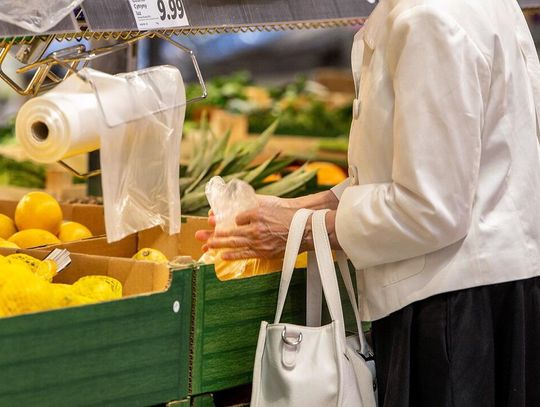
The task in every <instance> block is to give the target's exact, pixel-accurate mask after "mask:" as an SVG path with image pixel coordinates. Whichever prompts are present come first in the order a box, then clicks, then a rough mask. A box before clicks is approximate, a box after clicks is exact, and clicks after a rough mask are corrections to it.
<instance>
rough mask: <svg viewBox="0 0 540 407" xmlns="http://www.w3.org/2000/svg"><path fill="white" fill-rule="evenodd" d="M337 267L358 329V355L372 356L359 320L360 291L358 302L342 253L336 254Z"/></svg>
mask: <svg viewBox="0 0 540 407" xmlns="http://www.w3.org/2000/svg"><path fill="white" fill-rule="evenodd" d="M336 256H337V261H338V267H339V270H340V272H341V278H342V279H343V283H344V284H345V288H346V289H347V295H348V297H349V301H350V302H351V306H352V309H353V312H354V318H355V320H356V329H358V338H359V340H360V353H361V354H362V355H364V356H366V357H369V356H372V352H371V348H370V346H369V345H368V343H367V340H366V337H365V335H364V331H363V329H362V318H360V290H358V302H357V301H356V296H355V294H354V287H353V283H352V279H351V272H350V269H349V262H348V260H347V256H346V255H345V253H344V252H343V251H339V252H337V255H336Z"/></svg>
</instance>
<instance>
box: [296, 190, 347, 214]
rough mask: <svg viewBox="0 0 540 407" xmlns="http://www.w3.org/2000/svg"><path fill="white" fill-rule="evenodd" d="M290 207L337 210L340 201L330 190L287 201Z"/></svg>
mask: <svg viewBox="0 0 540 407" xmlns="http://www.w3.org/2000/svg"><path fill="white" fill-rule="evenodd" d="M286 201H288V203H287V204H288V205H289V207H290V208H293V209H296V210H298V209H300V208H307V209H313V210H318V209H337V206H338V204H339V200H338V198H337V197H336V195H335V194H334V193H333V192H332V191H330V190H328V191H323V192H318V193H316V194H312V195H306V196H301V197H298V198H291V199H287V200H286Z"/></svg>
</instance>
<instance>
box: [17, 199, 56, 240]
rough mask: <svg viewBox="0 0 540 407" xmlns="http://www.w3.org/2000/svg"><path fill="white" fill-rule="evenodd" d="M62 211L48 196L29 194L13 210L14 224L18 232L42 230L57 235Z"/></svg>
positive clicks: (54, 200)
mask: <svg viewBox="0 0 540 407" xmlns="http://www.w3.org/2000/svg"><path fill="white" fill-rule="evenodd" d="M62 218H63V214H62V209H61V208H60V205H59V204H58V202H57V201H56V199H54V198H53V197H52V196H50V195H49V194H46V193H45V192H40V191H36V192H29V193H27V194H26V195H25V196H23V197H22V198H21V200H20V201H19V203H18V204H17V207H16V208H15V224H16V225H17V227H18V228H19V230H26V229H43V230H47V231H49V232H51V233H52V234H53V235H55V234H57V233H58V231H59V230H60V225H61V224H62Z"/></svg>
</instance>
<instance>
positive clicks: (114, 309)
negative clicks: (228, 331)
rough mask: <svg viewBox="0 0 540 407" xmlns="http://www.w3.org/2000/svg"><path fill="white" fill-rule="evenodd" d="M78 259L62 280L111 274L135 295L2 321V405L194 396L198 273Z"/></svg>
mask: <svg viewBox="0 0 540 407" xmlns="http://www.w3.org/2000/svg"><path fill="white" fill-rule="evenodd" d="M24 252H25V253H27V254H30V255H32V256H34V257H36V258H42V257H43V256H44V252H40V251H24ZM8 253H10V251H9V250H8V249H2V250H1V251H0V254H4V255H5V254H8ZM72 260H73V263H72V265H71V266H70V267H69V268H68V269H67V270H65V271H64V272H62V273H60V274H59V275H58V276H57V277H56V278H55V281H56V282H61V283H72V282H74V281H76V280H77V279H78V278H79V277H81V276H83V275H89V274H92V275H109V276H111V277H114V278H116V279H118V280H119V281H121V282H122V284H123V287H124V294H125V295H127V297H125V298H122V299H121V300H116V301H109V302H104V303H99V304H91V305H85V306H78V307H72V308H64V309H57V310H52V311H45V312H38V313H33V314H26V315H20V316H14V317H9V318H2V319H0V371H1V372H2V373H1V375H0V405H2V406H22V405H28V406H37V405H39V406H57V407H58V406H90V405H114V406H137V405H140V406H144V405H152V404H156V403H161V402H165V401H169V400H178V399H181V398H183V397H184V396H185V395H187V392H188V383H189V379H188V378H189V366H188V363H189V356H188V355H189V353H190V350H189V346H190V332H191V329H190V323H191V307H192V304H191V300H192V296H191V278H192V272H191V270H181V271H180V270H177V271H170V270H169V269H168V268H167V267H166V266H164V265H158V264H154V263H147V262H136V261H132V260H127V259H110V258H105V257H95V256H85V255H73V256H72Z"/></svg>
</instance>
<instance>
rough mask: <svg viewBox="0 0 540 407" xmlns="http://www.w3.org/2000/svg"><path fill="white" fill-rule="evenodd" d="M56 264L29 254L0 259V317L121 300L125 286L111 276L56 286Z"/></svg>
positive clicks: (95, 277)
mask: <svg viewBox="0 0 540 407" xmlns="http://www.w3.org/2000/svg"><path fill="white" fill-rule="evenodd" d="M55 275H56V264H55V263H54V261H52V260H43V261H41V260H38V259H35V258H33V257H31V256H28V255H26V254H20V253H17V254H10V255H9V256H5V257H4V256H0V317H9V316H14V315H20V314H26V313H30V312H38V311H45V310H51V309H55V308H63V307H70V306H76V305H84V304H91V303H96V302H100V301H109V300H115V299H118V298H121V297H122V284H121V283H120V282H119V281H118V280H116V279H114V278H112V277H108V276H85V277H82V278H80V279H78V280H77V281H76V282H75V283H73V284H58V283H53V282H52V281H53V277H54V276H55Z"/></svg>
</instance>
